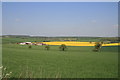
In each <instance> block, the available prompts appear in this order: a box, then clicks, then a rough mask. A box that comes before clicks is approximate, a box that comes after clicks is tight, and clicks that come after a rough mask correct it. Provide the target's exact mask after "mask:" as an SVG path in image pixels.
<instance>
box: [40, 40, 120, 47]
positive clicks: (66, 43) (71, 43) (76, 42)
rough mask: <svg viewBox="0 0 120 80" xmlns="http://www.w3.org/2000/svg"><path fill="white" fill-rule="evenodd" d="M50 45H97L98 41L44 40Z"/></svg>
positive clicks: (111, 44)
mask: <svg viewBox="0 0 120 80" xmlns="http://www.w3.org/2000/svg"><path fill="white" fill-rule="evenodd" d="M42 43H45V44H48V45H61V44H65V45H67V46H95V43H96V42H91V43H90V42H79V41H61V42H60V41H54V42H42ZM118 45H120V44H119V43H109V44H102V46H118Z"/></svg>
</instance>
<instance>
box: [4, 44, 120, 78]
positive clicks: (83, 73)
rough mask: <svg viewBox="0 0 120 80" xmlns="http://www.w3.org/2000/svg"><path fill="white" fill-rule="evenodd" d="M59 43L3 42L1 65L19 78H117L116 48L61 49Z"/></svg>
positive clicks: (70, 47) (12, 75)
mask: <svg viewBox="0 0 120 80" xmlns="http://www.w3.org/2000/svg"><path fill="white" fill-rule="evenodd" d="M58 47H59V46H50V50H49V51H46V50H45V49H44V46H32V48H31V49H28V46H27V45H16V44H3V49H2V51H3V54H2V55H3V59H2V60H3V61H2V62H3V66H4V67H6V68H7V70H6V71H8V72H10V71H12V74H11V77H16V78H19V77H22V78H29V77H31V78H116V77H117V75H118V51H117V49H118V48H117V47H102V49H101V51H100V52H93V51H92V49H93V48H94V47H81V46H79V47H72V46H69V47H68V49H67V50H66V51H60V50H59V48H58Z"/></svg>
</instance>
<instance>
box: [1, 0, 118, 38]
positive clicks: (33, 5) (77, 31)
mask: <svg viewBox="0 0 120 80" xmlns="http://www.w3.org/2000/svg"><path fill="white" fill-rule="evenodd" d="M2 4H3V5H2V9H3V10H2V14H3V15H2V17H3V18H2V21H3V22H2V23H3V30H2V31H3V35H34V36H99V37H110V36H118V3H117V2H3V3H2Z"/></svg>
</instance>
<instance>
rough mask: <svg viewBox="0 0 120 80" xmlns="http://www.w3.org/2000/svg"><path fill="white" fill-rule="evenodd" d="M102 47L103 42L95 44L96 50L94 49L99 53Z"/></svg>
mask: <svg viewBox="0 0 120 80" xmlns="http://www.w3.org/2000/svg"><path fill="white" fill-rule="evenodd" d="M101 46H102V42H101V43H100V42H96V43H95V48H94V49H93V51H95V52H98V51H99V50H100V48H101Z"/></svg>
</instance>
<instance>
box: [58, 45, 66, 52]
mask: <svg viewBox="0 0 120 80" xmlns="http://www.w3.org/2000/svg"><path fill="white" fill-rule="evenodd" d="M59 48H60V50H62V51H65V49H66V48H67V47H66V45H65V44H61V46H60V47H59Z"/></svg>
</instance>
